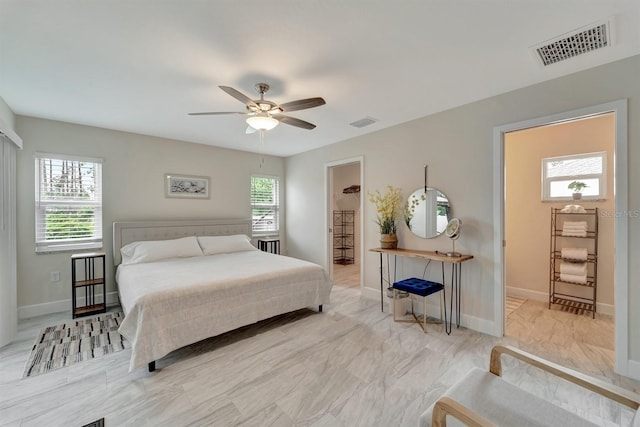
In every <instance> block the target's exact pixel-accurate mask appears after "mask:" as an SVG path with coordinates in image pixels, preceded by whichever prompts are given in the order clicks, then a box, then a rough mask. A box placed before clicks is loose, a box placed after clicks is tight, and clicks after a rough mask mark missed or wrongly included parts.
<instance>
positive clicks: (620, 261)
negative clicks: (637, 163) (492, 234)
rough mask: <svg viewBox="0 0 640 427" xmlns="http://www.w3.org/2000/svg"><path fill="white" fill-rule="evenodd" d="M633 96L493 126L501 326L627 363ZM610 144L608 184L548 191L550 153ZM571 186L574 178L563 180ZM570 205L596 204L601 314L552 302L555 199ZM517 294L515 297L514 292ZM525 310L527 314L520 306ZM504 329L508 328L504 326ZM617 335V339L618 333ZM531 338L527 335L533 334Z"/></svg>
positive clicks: (618, 364)
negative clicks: (591, 189) (572, 195)
mask: <svg viewBox="0 0 640 427" xmlns="http://www.w3.org/2000/svg"><path fill="white" fill-rule="evenodd" d="M626 126H627V124H626V102H625V101H616V102H612V103H610V104H603V105H599V106H594V107H588V108H585V109H582V110H577V111H573V112H567V113H562V114H559V115H555V116H549V117H546V118H539V119H533V120H529V121H525V122H520V123H514V124H511V125H507V126H503V127H501V128H497V129H496V130H495V133H494V135H495V138H494V139H495V141H496V150H495V153H496V155H497V156H498V155H499V156H500V157H499V158H498V157H496V161H497V163H496V164H500V169H501V170H500V171H497V173H498V174H499V175H495V176H494V178H495V179H494V188H495V189H496V198H495V199H494V200H495V202H496V207H497V208H498V210H497V211H496V212H497V214H498V216H497V217H496V223H497V224H501V225H502V226H501V227H500V230H499V233H500V237H501V238H500V240H499V241H498V242H499V243H501V244H499V245H498V244H496V259H498V260H500V261H501V262H499V263H497V264H498V266H497V269H499V271H496V277H497V279H498V281H499V282H500V285H501V286H499V288H498V289H496V308H497V310H499V312H497V313H496V317H497V318H502V319H503V322H502V334H504V335H506V336H509V337H514V338H518V339H519V340H520V339H521V338H523V337H524V338H525V341H527V340H528V341H531V345H532V348H533V347H536V346H539V347H541V348H544V346H550V345H551V346H553V347H554V348H556V349H558V351H560V352H567V354H568V353H572V354H573V353H575V352H576V349H579V350H578V353H579V354H583V355H584V354H590V355H592V356H593V355H594V354H597V355H598V359H599V360H600V361H602V362H604V363H608V364H609V366H608V368H609V369H611V368H612V367H614V366H615V371H616V372H617V373H621V374H623V375H624V374H625V373H626V372H627V368H628V351H627V350H628V338H627V330H628V309H627V307H626V305H625V304H623V303H622V304H617V305H615V306H614V301H625V300H626V298H627V296H628V277H627V275H626V274H621V273H623V272H625V271H626V270H627V266H628V262H629V260H628V256H629V255H628V252H627V251H620V250H618V252H617V253H616V256H615V257H614V248H616V247H617V248H619V249H620V248H626V247H628V246H627V229H628V222H627V218H626V217H620V216H619V215H617V214H616V213H617V212H626V209H627V203H628V202H627V198H626V191H627V187H628V183H627V180H628V178H627V170H626V164H625V163H624V160H623V159H626V151H627V139H626V132H627V131H626ZM597 152H604V153H605V155H606V160H605V161H604V162H603V165H604V169H605V171H604V173H603V175H602V176H603V177H604V179H606V182H607V186H606V194H604V196H603V197H602V198H601V199H599V200H581V201H573V200H569V201H554V202H548V201H543V200H542V199H543V197H542V194H543V188H542V187H543V184H544V182H543V176H542V168H543V159H547V161H548V160H549V159H550V158H551V159H553V158H556V157H562V156H570V155H576V154H583V153H597ZM564 185H565V186H566V185H567V184H566V183H564ZM566 205H581V206H583V207H584V208H587V209H593V208H598V215H597V219H598V252H597V253H598V255H597V272H596V274H597V294H596V295H597V301H596V302H597V304H596V311H597V314H596V316H595V317H596V319H595V320H593V319H592V315H591V314H592V313H591V312H584V311H582V310H580V309H575V308H569V307H562V306H558V305H555V304H554V305H552V308H551V310H549V308H548V301H549V291H550V284H549V283H550V276H551V273H552V270H551V264H550V262H551V258H552V254H551V209H552V207H553V208H563V207H565V206H566ZM514 297H515V300H514ZM518 313H520V314H518ZM502 334H501V335H502ZM613 336H615V340H614V339H613ZM528 341H527V342H528Z"/></svg>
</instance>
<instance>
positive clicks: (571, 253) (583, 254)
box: [560, 248, 589, 261]
mask: <svg viewBox="0 0 640 427" xmlns="http://www.w3.org/2000/svg"><path fill="white" fill-rule="evenodd" d="M588 255H589V253H588V252H587V248H562V249H561V250H560V256H561V257H562V258H563V259H574V260H576V261H586V260H587V256H588Z"/></svg>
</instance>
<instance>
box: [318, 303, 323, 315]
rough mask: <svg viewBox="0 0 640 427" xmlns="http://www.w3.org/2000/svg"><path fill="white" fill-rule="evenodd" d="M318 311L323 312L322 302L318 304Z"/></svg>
mask: <svg viewBox="0 0 640 427" xmlns="http://www.w3.org/2000/svg"><path fill="white" fill-rule="evenodd" d="M318 312H320V313H322V304H320V305H319V306H318Z"/></svg>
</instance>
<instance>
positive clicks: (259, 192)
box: [251, 176, 280, 235]
mask: <svg viewBox="0 0 640 427" xmlns="http://www.w3.org/2000/svg"><path fill="white" fill-rule="evenodd" d="M251 219H252V221H251V223H252V230H253V234H254V235H266V234H277V233H279V231H280V181H279V179H278V178H276V177H270V176H252V177H251Z"/></svg>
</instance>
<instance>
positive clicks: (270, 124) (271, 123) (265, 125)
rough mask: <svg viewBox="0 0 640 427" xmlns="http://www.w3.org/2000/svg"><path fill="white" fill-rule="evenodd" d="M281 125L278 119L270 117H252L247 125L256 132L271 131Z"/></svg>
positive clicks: (248, 119)
mask: <svg viewBox="0 0 640 427" xmlns="http://www.w3.org/2000/svg"><path fill="white" fill-rule="evenodd" d="M278 123H280V122H279V121H278V120H277V119H274V118H273V117H270V116H260V115H258V116H251V117H249V118H247V124H248V125H249V126H251V127H252V128H254V129H255V130H271V129H273V128H274V127H276V126H278Z"/></svg>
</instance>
